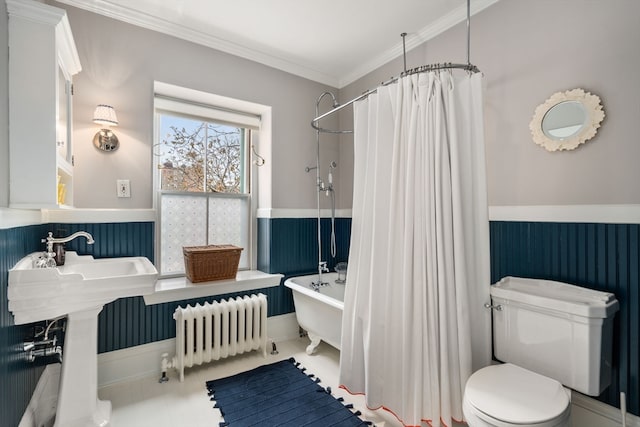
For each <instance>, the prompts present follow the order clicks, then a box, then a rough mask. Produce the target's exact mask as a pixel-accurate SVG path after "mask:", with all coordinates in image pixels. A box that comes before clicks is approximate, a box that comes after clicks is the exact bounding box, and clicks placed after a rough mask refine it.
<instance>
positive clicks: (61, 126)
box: [6, 0, 82, 209]
mask: <svg viewBox="0 0 640 427" xmlns="http://www.w3.org/2000/svg"><path fill="white" fill-rule="evenodd" d="M6 3H7V12H8V14H9V126H10V129H11V132H10V134H9V146H10V150H9V157H10V158H9V206H10V207H12V208H25V209H34V208H58V207H70V206H73V143H72V134H73V128H72V119H73V117H72V100H71V96H72V85H71V80H72V76H73V75H75V74H77V73H78V72H80V70H81V68H82V67H81V65H80V60H79V57H78V53H77V51H76V47H75V43H74V40H73V35H72V34H71V27H70V25H69V21H68V19H67V15H66V12H65V11H64V10H63V9H60V8H57V7H54V6H50V5H48V4H44V3H40V2H37V1H31V0H6Z"/></svg>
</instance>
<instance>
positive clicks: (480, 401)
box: [464, 363, 571, 427]
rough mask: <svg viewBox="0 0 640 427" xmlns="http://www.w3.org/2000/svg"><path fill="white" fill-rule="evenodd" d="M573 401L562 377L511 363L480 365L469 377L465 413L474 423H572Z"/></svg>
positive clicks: (540, 426) (543, 425) (539, 425)
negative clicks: (481, 367)
mask: <svg viewBox="0 0 640 427" xmlns="http://www.w3.org/2000/svg"><path fill="white" fill-rule="evenodd" d="M570 403H571V402H570V399H569V394H568V392H567V390H565V388H564V387H563V386H562V384H560V383H559V382H558V381H556V380H554V379H551V378H548V377H545V376H543V375H540V374H537V373H535V372H532V371H529V370H527V369H524V368H521V367H519V366H516V365H513V364H511V363H505V364H502V365H492V366H488V367H486V368H483V369H480V370H479V371H477V372H476V373H474V374H473V375H471V377H470V378H469V380H468V381H467V385H466V387H465V394H464V409H465V416H466V417H467V419H468V421H469V425H472V426H473V425H476V424H477V425H480V426H482V425H486V426H500V427H502V426H512V425H515V426H535V427H555V426H561V425H568V421H569V418H570V411H571V407H570ZM474 419H475V420H476V424H474V423H473V421H474ZM480 420H482V422H483V423H482V422H481V421H480Z"/></svg>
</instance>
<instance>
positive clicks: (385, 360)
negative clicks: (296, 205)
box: [340, 71, 491, 426]
mask: <svg viewBox="0 0 640 427" xmlns="http://www.w3.org/2000/svg"><path fill="white" fill-rule="evenodd" d="M456 73H458V72H456ZM459 74H461V75H457V74H456V75H454V72H451V71H439V72H429V73H420V74H414V75H410V76H407V77H404V78H402V79H400V80H399V81H398V82H397V83H394V84H392V85H388V86H384V87H380V88H378V91H377V93H376V94H374V95H371V96H369V97H368V98H366V99H365V100H362V101H359V102H358V103H356V104H354V130H355V132H354V157H355V165H354V189H353V193H354V197H353V220H352V231H351V246H350V254H349V267H348V272H347V285H346V294H345V308H344V317H343V327H342V329H343V332H342V343H341V344H342V351H341V355H340V382H341V384H342V386H343V387H344V388H346V389H347V390H348V391H350V392H352V393H364V394H365V396H366V397H365V398H366V403H367V406H369V407H370V408H380V407H383V408H385V409H387V410H389V411H391V412H392V413H394V414H395V415H396V417H398V418H399V419H400V420H401V421H402V422H403V423H404V424H405V425H407V426H419V425H424V424H423V423H427V424H429V425H432V426H439V425H445V426H451V425H452V423H451V420H452V419H455V420H462V419H463V415H462V396H463V392H464V386H465V382H466V380H467V378H468V377H469V375H470V374H471V373H472V372H473V371H474V370H476V369H478V368H480V367H482V366H486V365H487V364H488V363H489V361H490V357H491V342H490V339H491V338H490V318H489V310H486V309H484V307H483V304H484V303H485V302H488V301H489V284H490V273H489V221H488V213H487V201H486V178H485V159H484V138H483V125H482V120H483V119H482V117H483V115H482V76H481V75H480V74H479V73H477V74H473V75H468V74H467V73H464V72H460V73H459Z"/></svg>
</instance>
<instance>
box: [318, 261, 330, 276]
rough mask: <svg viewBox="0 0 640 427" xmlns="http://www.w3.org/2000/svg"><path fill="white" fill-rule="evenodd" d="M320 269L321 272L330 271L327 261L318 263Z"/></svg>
mask: <svg viewBox="0 0 640 427" xmlns="http://www.w3.org/2000/svg"><path fill="white" fill-rule="evenodd" d="M318 271H320V272H321V273H325V272H328V271H329V269H328V268H327V262H326V261H321V262H319V263H318Z"/></svg>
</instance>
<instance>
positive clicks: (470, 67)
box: [311, 0, 480, 134]
mask: <svg viewBox="0 0 640 427" xmlns="http://www.w3.org/2000/svg"><path fill="white" fill-rule="evenodd" d="M400 36H401V37H402V56H403V60H404V71H403V72H402V73H401V74H400V75H399V76H396V77H392V78H390V79H389V80H387V81H385V82H382V83H380V85H379V86H378V87H381V86H387V85H390V84H392V83H395V82H397V81H398V80H399V79H401V78H402V77H405V76H409V75H411V74H417V73H425V72H429V71H436V70H451V69H461V70H465V71H468V72H470V73H479V72H480V69H479V68H478V67H476V66H475V65H473V64H472V63H471V59H470V58H471V56H470V52H471V0H467V63H466V64H455V63H451V62H444V63H442V64H429V65H422V66H420V67H416V68H412V69H410V70H407V51H406V48H405V37H406V36H407V33H402V34H400ZM378 87H376V88H374V89H369V90H368V91H366V92H364V93H362V95H360V96H357V97H355V98H353V99H352V100H351V101H349V102H346V103H344V104H340V105H335V106H334V108H333V109H331V110H329V111H327V112H326V113H324V114H321V115H319V116H317V117H316V118H315V119H313V120H312V121H311V127H312V128H314V129H315V130H317V131H319V132H324V133H339V134H345V133H353V130H333V129H325V128H322V127H320V125H319V124H318V122H319V121H320V120H322V119H324V118H325V117H327V116H330V115H332V114H335V113H337V112H338V111H340V110H342V109H343V108H345V107H348V106H349V105H352V104H353V103H354V102H357V101H360V100H361V99H364V98H366V97H368V96H369V95H372V94H374V93H376V92H377V91H378Z"/></svg>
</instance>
